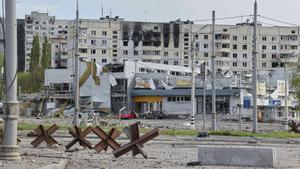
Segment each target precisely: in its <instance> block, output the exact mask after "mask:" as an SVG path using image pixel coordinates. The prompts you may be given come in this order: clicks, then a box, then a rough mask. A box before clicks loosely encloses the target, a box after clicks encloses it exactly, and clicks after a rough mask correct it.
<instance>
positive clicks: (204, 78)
mask: <svg viewBox="0 0 300 169" xmlns="http://www.w3.org/2000/svg"><path fill="white" fill-rule="evenodd" d="M203 67H204V71H203V100H202V112H203V130H204V131H206V62H204V63H203Z"/></svg>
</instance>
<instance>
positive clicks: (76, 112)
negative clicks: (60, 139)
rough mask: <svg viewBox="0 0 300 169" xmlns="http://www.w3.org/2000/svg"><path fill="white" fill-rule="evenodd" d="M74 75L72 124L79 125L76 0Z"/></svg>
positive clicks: (77, 14)
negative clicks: (73, 115)
mask: <svg viewBox="0 0 300 169" xmlns="http://www.w3.org/2000/svg"><path fill="white" fill-rule="evenodd" d="M75 31H76V32H75V76H74V91H75V92H74V101H75V108H74V111H75V112H74V114H75V117H74V125H75V126H79V125H80V122H79V119H78V116H79V111H80V105H79V101H80V91H79V48H78V39H79V9H78V0H77V1H76V28H75Z"/></svg>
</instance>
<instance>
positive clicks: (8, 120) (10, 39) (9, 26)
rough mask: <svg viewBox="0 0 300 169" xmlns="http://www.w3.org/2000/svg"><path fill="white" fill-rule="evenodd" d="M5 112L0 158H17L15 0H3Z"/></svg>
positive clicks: (17, 108) (17, 112) (18, 109)
mask: <svg viewBox="0 0 300 169" xmlns="http://www.w3.org/2000/svg"><path fill="white" fill-rule="evenodd" d="M5 58H6V61H5V62H6V65H5V70H6V86H5V92H6V114H5V117H4V119H5V123H4V125H5V127H4V138H3V142H2V145H1V146H0V159H1V160H19V159H20V154H19V152H18V145H17V131H18V129H17V127H18V118H19V112H20V108H19V102H18V97H17V19H16V0H5Z"/></svg>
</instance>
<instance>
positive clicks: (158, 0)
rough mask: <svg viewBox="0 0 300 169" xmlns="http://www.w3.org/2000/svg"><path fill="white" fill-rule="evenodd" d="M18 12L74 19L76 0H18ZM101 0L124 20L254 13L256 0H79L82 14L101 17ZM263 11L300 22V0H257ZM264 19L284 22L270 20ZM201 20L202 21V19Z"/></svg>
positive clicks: (22, 14) (276, 16)
mask: <svg viewBox="0 0 300 169" xmlns="http://www.w3.org/2000/svg"><path fill="white" fill-rule="evenodd" d="M17 2H18V3H17V16H18V18H24V15H25V14H29V13H30V12H31V11H33V10H36V11H39V12H47V11H48V12H49V14H50V15H55V16H56V17H57V18H59V19H72V18H74V16H75V2H76V0H17ZM101 3H102V4H103V6H104V16H105V15H109V11H110V9H111V12H112V15H113V16H120V17H122V18H124V19H125V20H138V21H145V20H147V21H171V20H176V19H178V18H181V19H182V20H186V19H190V20H199V19H208V18H211V11H212V10H215V11H216V17H229V16H240V15H248V14H252V13H253V3H254V0H79V5H80V18H93V19H96V18H99V17H100V16H101ZM258 5H259V8H258V11H259V14H260V15H263V16H267V17H270V18H275V19H278V20H282V21H286V22H290V23H295V24H299V25H300V18H299V16H300V15H299V14H300V10H299V9H298V8H299V7H300V0H258ZM241 20H246V18H239V19H231V20H228V21H226V22H224V21H218V22H217V23H236V22H240V21H241ZM260 20H261V21H264V22H267V23H272V24H276V25H282V24H280V23H275V22H272V21H268V20H263V19H260ZM199 23H200V22H199Z"/></svg>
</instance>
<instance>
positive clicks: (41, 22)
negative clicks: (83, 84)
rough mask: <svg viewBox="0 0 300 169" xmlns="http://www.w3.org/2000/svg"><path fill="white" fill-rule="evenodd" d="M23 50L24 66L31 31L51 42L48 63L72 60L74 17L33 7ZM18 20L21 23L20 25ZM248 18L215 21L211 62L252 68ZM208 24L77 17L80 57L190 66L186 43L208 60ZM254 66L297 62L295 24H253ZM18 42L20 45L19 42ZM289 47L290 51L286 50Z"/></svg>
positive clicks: (238, 69)
mask: <svg viewBox="0 0 300 169" xmlns="http://www.w3.org/2000/svg"><path fill="white" fill-rule="evenodd" d="M23 24H24V26H23V28H24V29H25V30H24V31H23V32H24V34H25V35H24V36H23V35H22V34H19V35H18V38H19V37H25V40H24V41H23V42H24V55H25V56H22V58H19V62H20V60H22V63H23V64H25V65H24V67H25V71H27V70H29V63H30V53H31V47H32V40H33V36H34V35H35V34H38V35H40V37H41V41H42V38H43V37H46V36H47V37H48V38H49V39H50V42H51V44H52V50H51V55H52V61H51V64H52V68H55V69H57V68H58V69H59V68H69V69H72V68H73V65H74V60H73V59H74V55H75V50H74V49H75V27H74V20H61V19H56V18H55V16H49V15H48V13H39V12H35V11H34V12H32V13H31V14H29V15H26V16H25V22H23ZM20 26H22V25H20ZM252 36H253V26H252V25H251V23H239V24H236V25H218V24H217V25H216V35H215V38H216V44H215V45H216V66H217V68H219V69H221V70H224V71H226V70H231V71H233V73H240V72H241V73H243V74H247V73H251V69H252ZM211 39H212V35H211V25H210V24H207V25H202V24H197V23H193V22H191V21H181V20H176V21H170V22H136V21H126V20H124V19H123V18H120V17H118V16H116V17H110V16H106V17H103V18H100V19H80V22H79V55H80V56H79V57H80V58H83V59H86V60H89V61H90V60H94V61H97V62H101V63H107V64H108V63H122V62H124V61H125V60H131V61H134V60H139V61H143V62H152V63H160V64H165V65H178V66H184V67H190V66H191V46H192V44H193V45H194V46H195V48H194V49H195V51H194V53H195V58H196V64H197V63H201V62H203V61H205V62H206V63H207V65H208V66H210V58H211V55H212V45H211ZM257 43H258V44H257V46H258V69H259V70H263V71H273V70H274V69H277V68H279V67H284V66H285V65H286V63H287V64H288V65H291V64H292V65H293V64H296V63H297V62H298V60H299V59H298V55H299V49H298V48H299V44H300V38H299V28H298V27H280V26H263V25H258V42H257ZM20 46H21V45H20ZM291 53H293V55H292V56H290V55H289V54H291Z"/></svg>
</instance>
